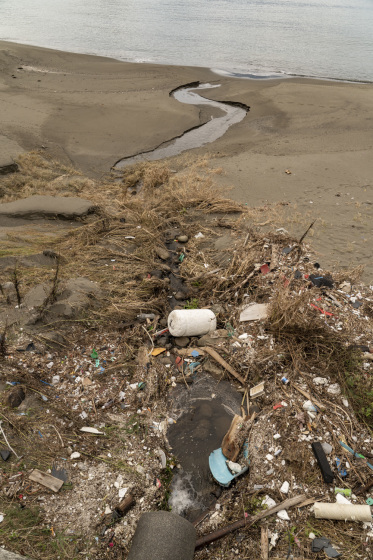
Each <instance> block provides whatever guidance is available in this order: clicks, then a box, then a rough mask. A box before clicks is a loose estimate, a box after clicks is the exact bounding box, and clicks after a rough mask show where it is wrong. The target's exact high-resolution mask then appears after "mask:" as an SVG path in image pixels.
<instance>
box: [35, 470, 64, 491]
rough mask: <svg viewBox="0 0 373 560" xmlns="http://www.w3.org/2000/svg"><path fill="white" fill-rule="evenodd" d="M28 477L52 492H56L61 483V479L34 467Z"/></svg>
mask: <svg viewBox="0 0 373 560" xmlns="http://www.w3.org/2000/svg"><path fill="white" fill-rule="evenodd" d="M29 479H30V480H32V481H33V482H37V483H38V484H41V485H42V486H46V487H47V488H49V490H52V491H53V492H58V491H59V489H60V488H61V486H62V485H63V480H60V479H59V478H56V477H55V476H52V475H51V474H47V473H43V472H41V471H39V470H38V469H34V470H33V471H32V473H31V474H30V476H29Z"/></svg>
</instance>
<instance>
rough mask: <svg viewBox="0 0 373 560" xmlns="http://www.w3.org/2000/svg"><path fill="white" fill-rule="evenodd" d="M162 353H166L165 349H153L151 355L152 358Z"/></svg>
mask: <svg viewBox="0 0 373 560" xmlns="http://www.w3.org/2000/svg"><path fill="white" fill-rule="evenodd" d="M163 352H166V348H154V350H152V352H151V355H152V356H153V357H156V356H159V354H162V353H163Z"/></svg>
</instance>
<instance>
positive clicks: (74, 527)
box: [0, 162, 373, 560]
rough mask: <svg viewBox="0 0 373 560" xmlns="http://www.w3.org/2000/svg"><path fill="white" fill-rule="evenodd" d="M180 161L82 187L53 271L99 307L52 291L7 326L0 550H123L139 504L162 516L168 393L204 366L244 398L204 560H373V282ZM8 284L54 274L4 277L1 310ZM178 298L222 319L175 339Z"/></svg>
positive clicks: (168, 467) (168, 463)
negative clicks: (66, 307)
mask: <svg viewBox="0 0 373 560" xmlns="http://www.w3.org/2000/svg"><path fill="white" fill-rule="evenodd" d="M21 163H22V162H21ZM45 165H47V164H45ZM48 165H50V169H51V173H52V172H55V171H54V170H55V168H54V167H53V166H52V164H51V163H48ZM24 166H25V168H26V164H24ZM180 166H181V167H183V165H182V163H181V164H180ZM186 167H187V166H185V168H186ZM185 168H184V169H183V171H182V172H181V173H173V172H171V171H170V170H169V169H168V168H167V167H166V166H164V165H161V164H146V165H144V166H137V167H136V168H134V169H132V170H131V169H130V170H127V171H126V172H125V173H126V174H125V175H124V176H123V177H119V178H118V176H115V177H113V178H112V179H110V180H108V181H107V183H105V185H103V186H102V189H101V192H100V193H98V189H97V185H96V184H95V183H94V182H92V181H91V182H87V183H86V186H85V187H84V188H83V187H82V194H81V196H84V197H85V198H88V199H90V200H92V201H94V202H95V203H97V204H101V205H102V204H103V203H104V202H105V201H107V206H106V207H105V213H102V215H101V216H100V217H99V219H97V217H96V218H94V219H92V218H91V219H90V220H88V221H87V223H85V224H83V225H82V226H81V227H80V229H79V230H77V231H76V232H75V233H74V235H73V236H72V235H68V236H67V237H64V238H62V239H58V243H57V241H56V247H57V246H58V251H59V252H60V254H61V256H62V257H63V259H64V263H63V264H61V266H60V268H61V270H60V274H61V279H66V278H73V277H84V278H87V279H89V280H91V281H93V282H97V283H98V285H99V286H100V288H101V290H102V291H103V293H104V294H105V295H104V297H103V299H102V300H101V303H100V307H98V306H97V305H94V306H93V308H89V306H88V307H86V308H85V309H84V310H83V312H82V314H80V315H79V316H76V317H75V316H74V317H73V318H72V319H67V318H66V317H61V316H58V317H56V316H52V315H51V314H48V313H49V312H48V309H50V307H49V306H50V305H53V301H52V299H53V298H51V297H49V296H50V293H49V295H48V291H47V295H46V299H47V300H48V301H47V302H46V304H45V306H44V307H43V312H42V313H40V314H39V315H38V317H37V318H35V316H34V323H33V324H30V323H27V324H26V323H25V324H23V326H22V327H21V326H19V324H17V323H14V324H12V325H11V326H9V325H7V324H6V321H3V326H2V329H3V330H2V334H1V341H0V342H1V343H0V354H1V379H0V381H1V390H2V392H1V400H2V404H3V406H2V409H1V413H0V420H1V434H0V440H1V446H2V449H1V459H0V462H1V465H0V467H1V471H0V474H1V498H0V506H1V507H0V510H1V516H0V519H1V522H0V544H1V545H4V546H6V547H7V548H11V549H12V550H14V551H17V552H19V553H21V554H25V555H30V556H31V557H33V558H45V559H47V558H52V557H55V556H56V555H57V556H59V557H60V558H67V557H69V558H72V557H75V556H74V555H76V554H81V555H82V556H85V557H86V558H91V557H92V558H93V557H95V558H96V557H97V556H98V555H99V557H100V558H106V557H108V558H109V557H110V558H118V559H119V558H126V556H127V554H128V550H129V548H130V543H131V538H132V536H133V534H134V532H135V529H136V526H137V522H138V520H139V518H140V516H141V514H142V513H144V512H147V511H156V510H158V509H169V504H168V498H169V491H170V483H171V479H172V474H173V472H174V471H175V469H178V468H179V464H178V458H177V457H174V456H173V454H172V450H171V449H170V448H169V445H168V441H167V429H168V427H169V426H170V425H171V424H172V423H174V422H177V421H178V419H177V418H175V417H173V416H172V414H171V412H170V411H171V405H170V402H171V401H170V396H172V392H173V388H174V387H175V386H176V385H177V384H179V383H182V384H184V385H185V386H186V387H188V386H190V385H191V384H193V383H194V382H195V381H196V379H198V376H199V375H201V373H202V372H204V373H206V372H207V373H209V374H210V375H212V376H214V377H215V378H218V379H223V378H226V379H230V380H231V381H232V382H233V383H234V384H235V386H236V388H237V391H239V392H240V393H241V395H242V407H241V416H238V417H237V419H236V423H237V425H239V428H237V429H233V427H232V431H231V432H230V436H232V437H231V440H230V439H229V437H228V440H225V442H222V452H223V462H225V463H226V466H225V468H226V469H227V470H228V472H229V473H230V474H231V475H232V476H230V477H229V478H230V479H231V480H229V484H228V483H227V484H226V485H225V484H224V485H223V486H222V487H221V490H219V492H218V489H219V484H218V482H216V488H217V492H216V496H217V497H216V499H215V502H214V505H213V506H212V507H211V508H210V509H209V510H207V511H205V512H203V515H201V516H200V518H199V519H196V520H194V524H195V526H196V528H197V531H198V538H197V543H198V549H197V551H196V554H195V558H197V559H201V560H202V559H205V558H206V559H207V558H208V559H215V558H216V559H222V558H224V559H228V558H245V557H249V558H260V557H261V558H291V557H293V558H307V559H310V558H315V559H316V558H318V557H321V556H319V555H318V554H323V553H325V554H326V555H327V556H329V557H338V556H339V555H341V557H343V558H346V559H352V560H353V559H355V558H356V559H357V558H370V557H371V556H372V554H373V550H372V537H373V527H372V524H371V519H370V518H371V514H370V506H372V505H373V492H372V488H373V485H372V479H373V442H372V436H371V428H372V424H371V415H372V412H373V405H372V383H371V379H372V368H373V365H372V364H373V332H372V325H373V321H372V320H373V293H372V291H373V287H372V286H365V285H363V284H361V283H360V282H359V273H360V272H361V270H349V271H348V270H347V271H342V270H335V269H332V267H331V266H329V265H328V263H325V264H323V263H322V257H321V256H318V258H317V260H319V261H320V262H317V260H316V257H315V255H314V254H313V253H312V251H311V249H310V248H309V247H308V246H307V245H306V244H305V242H306V240H307V238H306V239H302V241H301V242H300V240H299V239H298V241H297V239H295V238H293V237H292V236H290V235H289V234H288V233H287V232H286V230H284V229H283V228H280V229H278V230H276V229H274V230H272V231H268V227H267V226H266V225H263V224H262V222H263V212H262V210H260V209H249V208H247V207H243V206H240V205H238V204H236V203H233V202H232V201H229V200H227V199H224V198H223V197H222V196H221V194H220V193H218V192H217V191H216V190H215V188H214V187H213V186H212V183H211V174H209V173H208V172H207V171H206V169H205V167H204V165H203V166H202V165H197V166H195V167H190V166H189V169H187V170H186V169H185ZM23 173H24V174H25V173H26V171H25V170H24V171H23ZM55 173H57V172H55ZM197 178H198V180H197ZM92 183H93V184H92ZM66 184H67V183H66V182H65V185H66ZM8 188H9V186H8ZM68 188H69V187H68V184H67V186H66V189H67V192H69V191H68ZM105 189H106V199H105V197H104V195H103V194H102V193H103V191H104V190H105ZM134 191H135V193H136V194H134ZM109 195H110V197H111V199H114V197H115V200H116V203H115V205H111V204H110V201H109V200H110V199H109ZM265 212H266V215H268V212H269V210H268V209H265ZM201 224H203V225H201ZM260 224H262V225H260ZM305 229H306V226H305ZM227 232H228V233H227ZM222 240H224V241H225V242H226V243H225V245H224V244H222ZM61 262H62V260H61ZM11 274H13V276H11ZM52 277H53V276H52ZM19 278H22V281H21V282H20V285H19V286H18V288H19V290H20V293H21V292H22V293H21V297H22V298H23V297H24V296H23V295H22V294H23V293H25V292H26V291H27V290H29V289H31V288H32V287H33V286H34V285H35V284H36V283H37V282H38V281H39V282H40V280H43V281H45V280H47V279H48V278H51V273H50V272H49V276H48V274H47V272H46V271H45V270H40V271H39V272H38V278H36V276H32V275H30V274H29V273H28V272H27V271H26V270H25V269H23V268H22V266H20V267H19V268H18V270H17V275H16V276H14V270H13V271H9V270H7V269H4V271H3V272H2V277H1V284H2V285H3V284H5V281H6V280H7V281H8V284H7V287H6V289H5V290H3V300H2V304H1V305H2V308H1V310H2V311H4V312H6V310H7V309H9V308H10V307H9V306H13V307H14V306H16V305H18V303H17V298H16V295H14V294H13V295H14V297H13V295H12V290H13V289H14V286H15V282H16V281H18V280H19ZM9 279H12V282H13V288H12V286H11V285H10V282H11V280H9ZM17 279H18V280H17ZM59 282H60V279H58V282H57V281H55V283H54V287H55V292H56V293H57V294H58V284H59ZM61 285H62V284H61ZM55 295H56V294H55ZM92 297H93V296H92ZM92 297H91V300H92ZM21 309H22V304H21ZM179 309H183V310H186V311H187V310H190V311H193V310H195V309H209V310H210V312H212V313H213V315H214V316H215V317H216V329H214V330H212V331H209V329H207V330H206V334H202V335H201V334H199V335H198V336H195V335H194V334H193V330H192V331H191V330H189V331H188V334H186V335H183V336H172V334H171V332H172V326H170V324H169V323H168V316H169V314H170V312H171V311H173V310H179ZM2 316H3V317H4V315H2ZM246 423H248V424H246ZM243 428H245V429H243ZM238 434H241V435H240V436H238ZM228 444H229V445H228ZM233 444H236V446H238V449H237V453H233V455H232V459H229V458H228V457H227V455H229V453H230V452H228V451H227V449H228V448H230V449H232V448H233V447H234V445H233ZM244 444H245V454H244V453H243V449H244ZM232 446H233V447H232ZM224 453H226V455H224ZM226 461H227V462H226ZM246 467H248V468H246ZM236 475H237V476H236ZM299 497H300V498H299ZM287 500H293V501H291V504H292V507H290V506H289V507H288V505H287V504H288V502H287ZM284 503H285V507H282V505H283V504H284ZM293 504H295V505H293ZM280 506H281V508H280ZM271 508H275V509H274V510H273V513H271V511H269V510H270V509H271ZM266 512H268V514H267V513H266ZM341 512H342V513H341ZM25 528H27V531H24V529H25ZM219 531H220V534H219V537H218V538H217V539H218V540H217V539H215V536H216V535H215V536H214V538H210V537H209V535H210V534H212V535H214V534H215V533H219ZM221 531H223V535H222V534H221ZM12 535H13V537H12ZM41 543H44V544H43V546H41ZM45 543H48V547H49V549H48V550H47V551H46V548H45ZM208 543H210V544H208ZM333 555H334V556H333Z"/></svg>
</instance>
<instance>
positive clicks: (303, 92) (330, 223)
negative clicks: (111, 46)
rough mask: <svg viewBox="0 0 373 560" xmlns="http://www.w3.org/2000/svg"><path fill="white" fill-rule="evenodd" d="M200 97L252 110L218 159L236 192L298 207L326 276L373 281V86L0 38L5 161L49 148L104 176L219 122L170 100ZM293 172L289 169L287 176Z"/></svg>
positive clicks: (215, 153)
mask: <svg viewBox="0 0 373 560" xmlns="http://www.w3.org/2000/svg"><path fill="white" fill-rule="evenodd" d="M195 81H200V82H209V83H212V84H221V87H219V88H216V89H211V90H209V91H208V92H204V93H203V94H202V95H204V96H205V97H208V98H211V99H214V100H217V101H235V102H240V103H244V104H246V105H249V106H250V112H249V113H248V114H247V115H246V117H245V118H244V119H243V120H242V121H241V122H240V123H238V124H235V125H234V126H232V127H231V128H230V129H229V130H228V131H227V132H226V134H224V136H222V137H221V138H219V139H218V140H216V141H214V142H213V143H211V144H207V145H205V146H203V147H201V148H198V149H194V150H191V151H190V152H189V154H190V156H192V157H194V156H200V155H206V154H208V155H209V157H210V158H211V165H213V166H216V167H221V168H222V169H223V174H221V175H220V176H217V177H218V178H217V180H218V182H219V183H220V184H221V185H222V186H224V187H229V186H233V187H234V188H233V190H232V191H231V196H232V197H233V198H235V199H238V200H241V201H244V202H247V203H248V204H249V205H253V206H257V205H263V203H264V204H265V203H270V204H273V203H276V202H280V201H284V202H288V203H290V206H289V211H288V219H290V220H291V221H292V222H293V224H291V223H289V222H287V223H286V224H284V225H285V227H289V228H293V231H296V232H297V231H299V233H303V231H304V229H305V227H304V224H305V223H307V222H310V221H312V220H313V219H315V218H318V221H317V223H316V225H315V228H314V235H313V238H312V242H313V245H314V246H315V248H316V249H317V250H318V251H320V253H321V255H320V261H322V263H323V264H324V266H325V268H327V265H328V262H330V261H331V260H337V261H340V264H341V265H342V266H349V265H358V264H365V265H366V274H365V280H366V281H368V280H370V279H371V277H372V272H373V263H372V260H373V259H372V247H373V233H372V227H371V223H372V217H373V196H372V176H373V158H372V149H373V84H361V83H344V82H332V81H322V80H308V79H300V78H299V79H298V78H294V79H285V80H244V79H234V78H226V77H222V76H218V75H217V74H214V73H213V72H211V71H210V70H208V69H204V68H197V67H179V66H160V65H150V64H132V63H125V62H120V61H116V60H112V59H108V58H102V57H94V56H88V55H80V54H72V53H65V52H60V51H53V50H49V49H43V48H38V47H29V46H25V45H18V44H14V43H7V42H0V107H1V110H0V149H1V153H2V157H3V158H4V157H7V156H9V157H10V156H13V157H16V156H17V153H18V152H19V151H21V150H32V149H39V148H41V147H42V146H43V147H44V148H46V150H47V152H48V153H50V154H52V155H53V156H55V157H57V158H59V159H61V160H62V161H64V162H66V163H72V164H74V165H75V166H76V167H78V168H79V169H80V170H81V171H83V172H84V173H86V174H88V175H89V176H91V177H96V178H97V177H100V176H101V175H102V174H104V173H106V172H107V171H108V170H109V169H110V167H111V166H112V165H113V164H114V163H115V162H116V161H118V160H119V159H120V158H123V157H127V156H130V155H134V154H137V153H139V152H142V151H147V150H151V149H153V148H156V147H157V146H159V145H160V144H161V143H162V142H164V141H167V140H169V139H171V138H173V137H176V136H179V135H180V134H182V133H183V132H184V131H185V130H188V129H190V128H192V127H195V126H198V125H199V124H201V123H203V122H207V121H208V120H210V118H211V116H216V115H218V114H219V111H218V110H216V109H214V108H212V109H211V108H210V107H208V106H207V107H201V106H193V105H186V104H182V103H179V102H178V101H177V100H176V99H173V98H172V97H170V96H169V92H170V91H171V90H173V89H174V88H176V87H178V86H180V85H182V84H187V83H190V82H195ZM286 171H289V173H287V172H286Z"/></svg>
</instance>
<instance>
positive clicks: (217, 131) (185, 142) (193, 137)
mask: <svg viewBox="0 0 373 560" xmlns="http://www.w3.org/2000/svg"><path fill="white" fill-rule="evenodd" d="M217 87H219V85H211V84H200V85H199V86H195V85H194V86H193V87H185V88H179V89H176V90H175V91H173V92H172V93H171V95H172V96H173V97H174V98H175V99H177V100H178V101H180V103H186V104H188V105H208V106H210V107H214V108H216V109H219V110H220V111H221V112H222V114H221V115H220V116H217V117H213V116H211V120H210V121H208V122H207V123H205V124H203V125H201V126H198V127H196V128H193V129H191V130H188V131H187V132H185V133H184V134H182V135H181V136H179V137H178V138H175V139H173V140H170V141H168V142H164V143H162V144H161V145H160V146H159V147H158V148H156V149H155V150H152V151H149V152H142V153H140V154H137V155H135V156H132V157H128V158H123V159H121V160H119V161H118V162H117V163H116V164H115V165H114V168H115V169H122V168H124V167H127V166H128V165H132V164H133V163H138V162H140V161H155V160H159V159H163V158H168V157H171V156H176V155H179V154H181V153H182V152H185V151H187V150H191V149H192V148H200V147H201V146H204V145H205V144H208V143H210V142H214V141H215V140H217V139H218V138H220V137H221V136H223V134H225V133H226V132H227V130H228V128H229V127H230V126H232V125H233V124H236V123H238V122H240V121H242V119H243V118H244V117H245V115H246V113H247V111H248V108H244V106H237V105H235V104H229V103H221V102H219V101H212V100H210V99H206V98H205V97H202V96H201V95H199V94H198V93H197V92H198V91H201V90H208V89H211V88H217Z"/></svg>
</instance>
